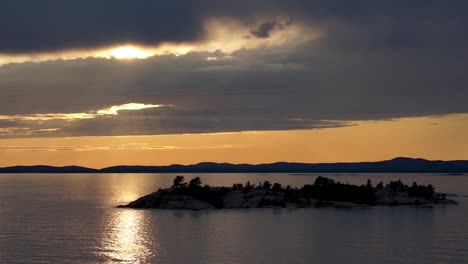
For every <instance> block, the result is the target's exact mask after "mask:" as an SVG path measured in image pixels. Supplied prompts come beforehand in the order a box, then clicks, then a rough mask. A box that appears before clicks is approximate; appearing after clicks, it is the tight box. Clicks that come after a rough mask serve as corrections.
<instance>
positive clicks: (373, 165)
mask: <svg viewBox="0 0 468 264" xmlns="http://www.w3.org/2000/svg"><path fill="white" fill-rule="evenodd" d="M0 173H289V174H296V175H297V174H310V173H337V174H342V173H346V174H356V173H441V174H445V175H447V176H450V175H463V174H465V173H468V160H453V161H440V160H436V161H431V160H425V159H414V158H402V157H399V158H395V159H392V160H385V161H376V162H349V163H343V162H339V163H294V162H276V163H268V164H257V165H254V164H230V163H214V162H202V163H198V164H193V165H179V164H174V165H167V166H123V165H122V166H112V167H106V168H102V169H93V168H86V167H80V166H66V167H54V166H46V165H37V166H12V167H5V168H0Z"/></svg>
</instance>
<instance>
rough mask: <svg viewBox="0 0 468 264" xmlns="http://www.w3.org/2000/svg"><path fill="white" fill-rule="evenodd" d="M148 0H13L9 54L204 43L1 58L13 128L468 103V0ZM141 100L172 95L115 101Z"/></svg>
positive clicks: (127, 127) (381, 112) (165, 124)
mask: <svg viewBox="0 0 468 264" xmlns="http://www.w3.org/2000/svg"><path fill="white" fill-rule="evenodd" d="M137 2H138V3H137ZM137 2H135V1H123V0H122V1H120V0H117V1H115V0H113V1H107V0H103V1H87V0H80V1H67V2H66V3H65V2H64V1H53V0H44V1H21V0H19V1H6V3H5V4H4V7H2V12H3V13H2V15H0V24H1V25H8V26H7V27H2V29H1V31H2V32H1V34H0V53H3V54H4V55H5V54H6V55H8V56H13V57H14V56H25V54H26V55H27V54H36V53H37V54H39V53H57V54H59V53H60V52H63V51H66V50H89V49H100V48H105V47H113V46H116V45H121V44H128V43H132V44H137V45H147V46H151V47H158V46H161V45H166V46H167V45H169V46H170V45H174V47H177V48H179V49H180V48H181V47H183V46H187V47H192V49H187V51H190V50H191V51H190V52H182V53H180V54H172V53H171V52H169V53H168V54H164V53H158V54H156V55H155V56H151V57H148V58H146V57H145V59H142V60H117V59H113V58H110V59H102V58H92V57H88V58H81V59H70V60H60V59H58V60H52V61H43V62H40V63H35V62H25V63H17V64H7V65H4V66H0V117H1V118H0V136H1V137H37V136H40V137H42V136H87V135H141V134H173V133H211V132H226V131H246V130H288V129H313V128H324V127H337V126H346V125H351V124H352V122H353V121H355V120H376V119H389V118H400V117H413V116H428V115H447V114H456V113H468V106H467V104H466V102H467V101H468V88H467V87H468V77H467V76H466V73H465V71H466V70H465V69H466V68H467V66H468V65H467V64H468V48H467V47H468V35H467V34H465V31H466V28H467V27H468V16H467V15H466V13H465V12H464V10H466V8H467V7H468V4H467V3H466V1H450V2H442V1H430V0H427V1H422V0H421V1H398V0H397V1H379V0H377V1H375V0H373V1H370V0H358V1H338V0H337V1H324V0H323V1H322V0H310V1H300V0H291V1H279V0H271V1H266V0H265V1H264V0H253V1H248V2H247V1H235V3H234V1H228V2H222V3H221V2H220V1H210V0H201V1H171V2H170V3H169V2H167V3H166V2H164V3H162V2H160V1H143V0H142V1H137ZM25 6H27V7H28V8H25ZM247 7H248V8H247ZM178 45H179V46H178ZM193 47H196V48H193ZM174 49H175V48H174ZM6 55H5V56H6ZM130 102H134V103H137V104H138V105H152V106H163V105H164V106H171V107H148V108H138V109H133V110H134V111H126V110H125V109H123V110H122V111H119V109H116V108H114V109H112V107H111V106H123V105H127V104H129V103H130ZM97 109H101V112H99V110H97ZM106 109H107V110H106ZM127 110H128V109H127ZM105 111H107V112H106V113H107V114H102V115H101V114H100V113H104V112H105ZM116 113H117V114H116ZM75 114H82V115H81V116H82V117H89V118H68V117H70V116H72V115H75ZM60 116H61V118H59V117H60ZM40 117H43V118H42V120H40V119H41V118H40Z"/></svg>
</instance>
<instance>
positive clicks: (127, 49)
mask: <svg viewBox="0 0 468 264" xmlns="http://www.w3.org/2000/svg"><path fill="white" fill-rule="evenodd" d="M274 20H275V21H279V22H278V23H279V24H280V25H283V26H280V27H278V28H277V29H275V30H272V31H271V32H268V37H263V38H260V37H255V36H253V35H252V33H251V31H252V27H253V26H254V25H255V24H254V25H246V24H245V23H241V22H240V21H236V20H229V19H211V20H208V21H207V22H206V24H205V31H206V36H205V38H203V39H202V40H200V41H195V42H186V43H170V42H167V43H161V44H158V45H154V46H151V45H140V44H138V43H126V44H120V45H114V46H111V47H107V48H100V49H82V50H63V51H56V52H52V53H33V54H0V65H4V64H9V63H24V62H42V61H49V60H75V59H85V58H102V59H117V60H135V59H147V58H149V57H152V56H159V55H165V54H173V55H176V56H179V55H184V54H187V53H189V52H197V51H207V52H213V51H217V50H219V51H222V52H224V53H227V54H228V55H229V54H231V53H233V52H234V51H237V50H241V49H258V48H267V47H279V46H283V45H288V46H289V47H290V46H292V45H295V44H300V43H305V42H308V41H313V40H316V39H318V38H320V36H321V35H322V31H321V30H320V29H319V28H312V27H311V26H307V25H303V24H301V23H290V22H288V18H275V19H274ZM264 21H267V19H266V18H265V19H263V20H262V19H260V20H259V22H257V23H259V24H261V23H262V22H264Z"/></svg>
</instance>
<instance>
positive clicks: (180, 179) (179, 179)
mask: <svg viewBox="0 0 468 264" xmlns="http://www.w3.org/2000/svg"><path fill="white" fill-rule="evenodd" d="M185 186H187V183H186V182H185V178H184V176H176V177H175V178H174V181H173V184H172V188H182V187H185Z"/></svg>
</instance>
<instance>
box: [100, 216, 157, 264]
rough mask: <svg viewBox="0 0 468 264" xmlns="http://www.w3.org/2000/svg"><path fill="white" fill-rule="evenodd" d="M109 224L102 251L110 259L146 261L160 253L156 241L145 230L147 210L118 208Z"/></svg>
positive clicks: (133, 261)
mask: <svg viewBox="0 0 468 264" xmlns="http://www.w3.org/2000/svg"><path fill="white" fill-rule="evenodd" d="M108 225H109V229H108V230H109V232H110V233H109V236H108V237H107V238H105V239H104V240H105V241H103V242H104V243H103V244H104V250H103V251H102V252H104V255H105V258H106V259H108V260H109V261H111V262H123V263H146V262H147V261H148V260H149V259H151V258H152V257H154V255H156V254H157V253H158V252H157V251H155V250H154V249H155V247H154V241H152V239H150V236H149V234H148V233H147V232H145V226H146V225H147V219H146V217H145V212H143V211H138V210H125V209H122V210H116V211H115V213H114V214H113V217H112V218H111V220H110V222H109V223H108ZM152 228H155V227H154V226H153V227H152Z"/></svg>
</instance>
